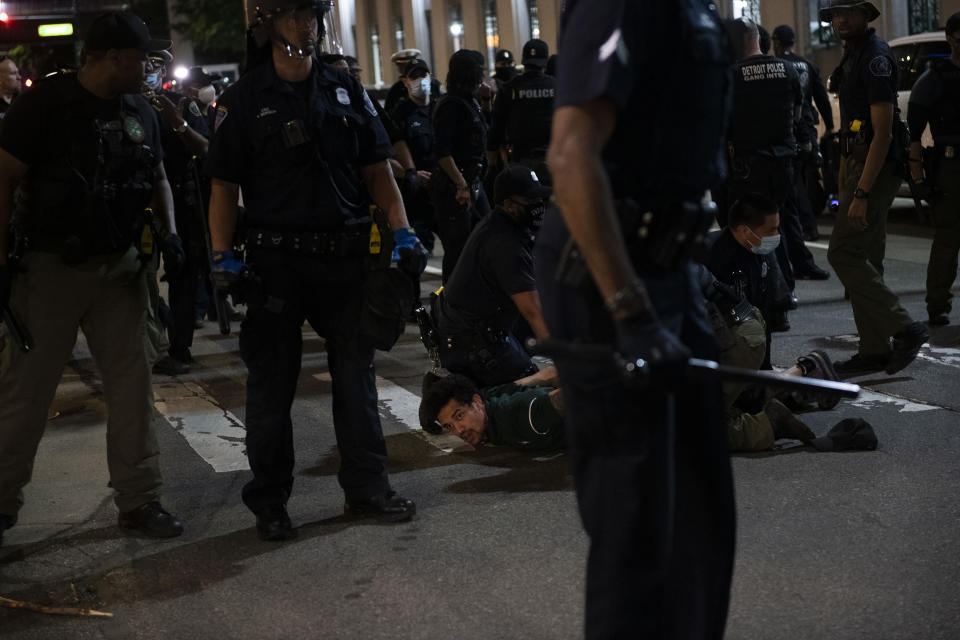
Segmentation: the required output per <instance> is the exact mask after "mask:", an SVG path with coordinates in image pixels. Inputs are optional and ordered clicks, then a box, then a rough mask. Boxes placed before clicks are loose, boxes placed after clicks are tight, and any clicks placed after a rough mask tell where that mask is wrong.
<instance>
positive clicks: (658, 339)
mask: <svg viewBox="0 0 960 640" xmlns="http://www.w3.org/2000/svg"><path fill="white" fill-rule="evenodd" d="M616 329H617V350H618V351H619V352H620V355H622V356H623V357H624V358H626V359H627V360H628V361H629V362H636V361H637V360H638V359H640V358H642V359H643V360H646V362H647V364H648V369H647V370H646V374H645V375H644V376H643V381H644V383H649V384H653V385H656V386H658V387H663V388H668V389H676V388H677V387H678V386H679V385H680V384H682V383H683V379H684V374H685V372H686V368H687V359H688V358H689V357H690V350H689V349H687V347H686V345H684V344H683V343H682V342H680V339H679V338H677V336H675V335H674V334H673V333H672V332H670V331H668V330H667V329H666V328H665V327H664V326H663V325H662V324H660V322H658V321H657V320H653V319H651V318H649V317H644V318H637V317H630V318H627V319H625V320H621V321H619V322H617V324H616Z"/></svg>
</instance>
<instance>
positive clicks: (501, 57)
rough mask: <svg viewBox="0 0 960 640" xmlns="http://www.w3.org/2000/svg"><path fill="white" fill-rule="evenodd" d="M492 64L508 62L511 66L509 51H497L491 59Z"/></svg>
mask: <svg viewBox="0 0 960 640" xmlns="http://www.w3.org/2000/svg"><path fill="white" fill-rule="evenodd" d="M493 62H494V64H500V63H501V62H509V63H510V64H513V54H512V53H510V50H509V49H498V50H497V55H496V57H494V59H493Z"/></svg>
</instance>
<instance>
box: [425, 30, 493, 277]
mask: <svg viewBox="0 0 960 640" xmlns="http://www.w3.org/2000/svg"><path fill="white" fill-rule="evenodd" d="M483 65H484V61H483V56H482V55H481V54H480V53H479V52H478V51H471V50H470V49H461V50H460V51H457V52H456V53H454V54H453V55H452V56H450V65H449V71H448V73H447V95H445V96H444V97H443V98H441V99H440V102H439V103H437V107H436V109H435V111H434V117H433V140H434V144H433V154H434V156H435V157H436V159H437V166H436V168H435V169H434V171H433V172H432V173H431V179H430V192H431V194H432V197H433V206H434V215H436V217H437V235H439V236H440V242H442V243H443V267H442V268H443V280H444V282H446V280H447V278H449V277H450V274H451V273H453V267H454V265H455V264H456V262H457V258H458V257H459V256H460V252H461V251H462V250H463V245H464V243H466V241H467V236H469V235H470V230H471V229H472V228H473V226H474V224H475V223H476V221H477V220H478V219H479V217H480V216H482V215H484V214H486V213H487V212H488V211H489V208H490V206H489V204H488V201H487V196H486V193H485V192H484V189H483V185H482V180H483V177H484V172H485V171H486V155H485V153H486V148H487V123H486V120H485V119H484V117H483V112H482V111H481V109H480V104H479V103H478V102H477V99H476V97H475V96H476V93H477V90H478V89H479V88H480V86H481V84H482V83H483V73H484V67H483Z"/></svg>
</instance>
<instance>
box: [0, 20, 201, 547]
mask: <svg viewBox="0 0 960 640" xmlns="http://www.w3.org/2000/svg"><path fill="white" fill-rule="evenodd" d="M169 46H170V42H169V41H168V40H155V39H153V38H151V37H150V33H149V31H148V30H147V26H146V25H145V24H144V23H143V21H142V20H141V19H140V18H138V17H137V16H135V15H133V14H132V13H125V12H109V13H104V14H101V15H99V16H97V17H96V18H95V19H94V21H93V22H92V24H91V26H90V28H89V31H88V33H87V36H86V39H85V52H84V62H83V66H82V67H81V69H80V70H79V71H78V72H76V73H72V72H71V73H61V74H58V75H55V76H53V77H50V78H48V79H46V80H44V81H42V82H39V83H38V84H37V86H36V87H34V88H33V89H31V90H30V91H28V92H26V93H24V94H23V95H22V96H20V98H18V99H17V101H16V102H14V103H13V105H12V106H11V108H10V110H9V111H8V112H7V114H6V116H5V118H4V125H3V127H2V128H0V309H6V308H7V307H8V305H9V311H10V312H11V313H12V314H13V315H15V316H17V318H18V320H19V322H20V324H22V325H23V326H24V328H25V329H26V330H27V332H29V333H30V334H31V335H32V338H33V347H32V349H30V350H29V352H25V350H22V349H18V348H17V347H15V346H13V345H11V344H8V345H7V347H6V348H2V349H0V451H3V455H2V456H0V536H2V534H3V530H4V529H7V528H9V527H10V526H12V525H13V524H14V523H15V522H16V519H17V512H18V510H19V509H20V507H21V505H22V504H23V496H22V493H21V490H22V488H23V487H24V486H25V485H26V484H27V482H29V480H30V472H31V468H32V466H33V458H34V456H35V454H36V451H37V445H38V444H39V442H40V438H41V435H42V434H43V429H44V425H45V424H46V421H47V410H48V408H49V406H50V402H51V401H52V399H53V397H54V394H55V393H56V390H57V384H58V382H59V380H60V376H61V374H62V373H63V367H64V364H65V363H66V361H67V360H68V359H69V358H70V353H71V350H72V349H73V345H74V343H75V342H76V339H77V330H78V329H81V330H82V331H83V333H84V335H85V336H86V339H87V344H88V346H89V348H90V351H91V353H92V354H93V358H94V360H96V362H97V367H98V369H99V371H100V374H101V376H102V377H103V392H104V396H105V400H106V402H107V405H108V407H109V412H108V414H109V415H108V418H107V461H108V463H109V468H110V482H111V486H112V487H113V490H114V501H115V503H116V505H117V508H118V509H119V511H120V517H119V525H120V526H121V527H123V528H128V529H131V530H135V531H137V532H139V533H141V534H143V535H146V536H151V537H172V536H178V535H180V533H181V532H182V527H181V525H180V523H179V522H178V521H177V519H176V518H175V517H173V516H172V515H170V514H169V513H167V511H166V510H164V509H163V507H161V506H160V503H159V502H158V500H159V492H160V486H161V482H162V481H161V476H160V469H159V465H158V457H159V452H158V449H157V441H156V436H155V434H154V432H153V425H152V419H153V394H152V391H151V385H150V365H149V363H148V360H147V354H146V351H145V344H144V338H143V322H144V315H145V314H146V299H147V294H146V278H145V275H146V274H145V270H144V269H143V265H142V262H141V259H140V255H139V251H138V247H137V246H136V245H137V243H138V242H139V240H140V238H141V235H142V234H143V231H144V225H145V223H146V222H147V221H148V218H147V217H146V216H145V212H146V210H147V208H148V207H152V208H153V211H154V213H155V214H157V218H158V219H157V222H159V224H160V227H161V228H162V229H163V230H164V236H163V237H162V238H161V239H160V244H161V245H162V247H163V250H164V253H165V256H166V258H167V265H168V269H170V270H171V271H176V268H177V263H178V262H179V263H182V250H180V249H179V239H177V238H176V236H175V235H173V234H174V233H175V232H176V227H175V224H174V222H173V211H172V210H173V204H172V196H171V194H170V187H169V184H168V182H167V177H166V174H165V172H164V168H163V163H162V160H163V149H162V148H161V145H160V137H159V131H158V124H157V117H156V113H155V112H154V110H153V109H152V108H151V107H150V105H149V104H148V103H147V102H146V101H145V100H144V99H143V98H142V97H141V96H140V95H139V94H140V90H141V86H142V84H143V81H144V77H145V71H146V65H147V52H148V51H152V50H159V49H166V48H168V47H169ZM18 188H19V197H18V198H17V201H16V205H15V208H16V211H15V212H14V211H13V209H14V197H13V195H14V191H15V190H17V189H18ZM11 216H13V220H14V221H15V224H16V243H17V245H16V247H15V246H14V245H13V244H12V240H13V238H12V235H11V233H10V228H9V225H10V222H11ZM11 254H14V257H15V259H17V260H18V261H19V264H18V268H17V269H16V273H14V269H13V266H12V264H11Z"/></svg>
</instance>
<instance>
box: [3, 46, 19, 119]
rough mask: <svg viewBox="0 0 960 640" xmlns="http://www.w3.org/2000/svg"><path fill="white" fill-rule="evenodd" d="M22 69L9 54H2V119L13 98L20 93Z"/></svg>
mask: <svg viewBox="0 0 960 640" xmlns="http://www.w3.org/2000/svg"><path fill="white" fill-rule="evenodd" d="M20 86H21V80H20V70H19V69H18V68H17V63H15V62H14V61H13V60H12V59H10V58H8V57H7V56H0V119H3V116H4V114H5V113H6V112H7V109H9V108H10V104H11V103H12V102H13V99H14V98H16V97H17V96H18V95H19V94H20Z"/></svg>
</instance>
